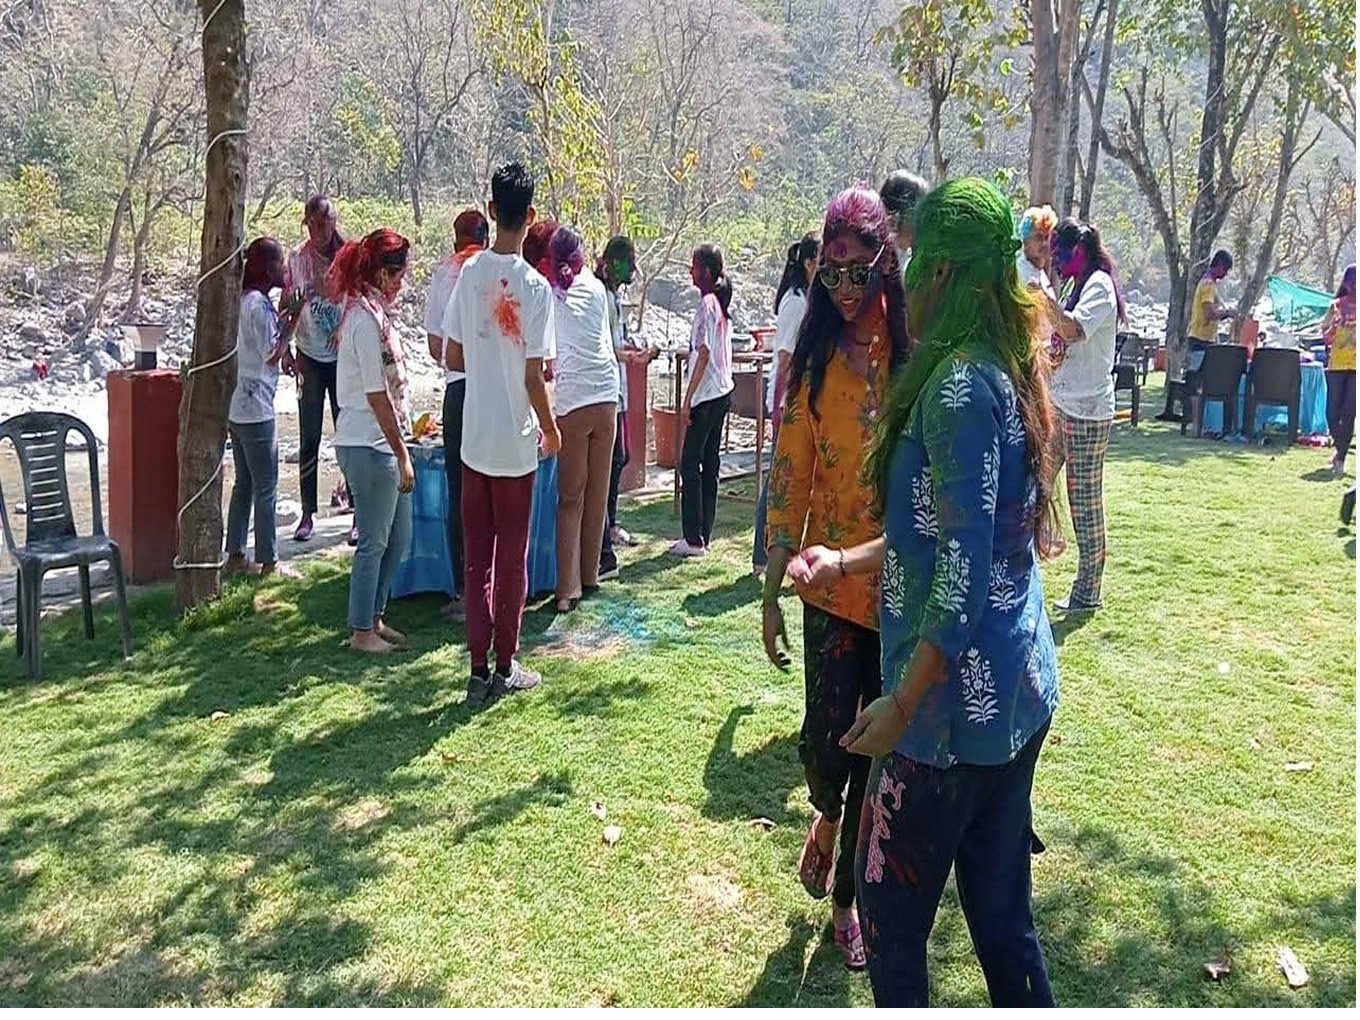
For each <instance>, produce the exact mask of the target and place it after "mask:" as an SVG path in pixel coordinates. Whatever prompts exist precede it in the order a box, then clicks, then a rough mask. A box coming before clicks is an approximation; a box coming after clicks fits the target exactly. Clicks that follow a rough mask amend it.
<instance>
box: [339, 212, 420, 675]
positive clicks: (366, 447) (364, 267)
mask: <svg viewBox="0 0 1360 1020" xmlns="http://www.w3.org/2000/svg"><path fill="white" fill-rule="evenodd" d="M409 256H410V243H409V242H408V241H407V240H406V238H404V237H402V236H401V235H400V234H398V233H396V232H395V231H392V230H387V229H385V228H384V229H381V230H375V231H374V232H373V233H371V234H369V235H368V236H367V237H365V238H364V239H363V240H362V241H350V242H348V243H346V244H345V246H344V247H343V248H341V249H340V251H339V253H338V254H337V255H336V256H335V260H334V261H333V262H332V263H331V268H330V272H329V273H328V274H327V276H326V291H327V296H328V297H329V298H330V299H331V300H332V301H335V302H337V303H338V304H340V305H341V307H342V308H343V309H344V310H343V312H342V314H341V318H340V328H339V331H338V335H339V338H340V339H339V350H338V351H337V358H336V391H337V394H338V397H339V401H340V418H339V421H338V422H337V423H336V429H335V456H336V460H338V461H339V463H340V470H342V471H343V472H344V473H345V480H346V482H348V484H349V488H350V493H351V495H352V496H353V499H354V521H355V527H356V528H357V529H358V532H359V545H358V548H357V549H356V550H355V553H354V567H353V569H352V571H351V573H350V583H349V629H350V647H351V648H353V649H355V650H356V651H360V652H390V651H392V648H393V645H394V644H395V643H396V642H398V641H400V640H401V639H402V635H401V634H399V633H398V632H397V631H395V630H393V629H392V628H391V627H389V626H388V625H387V623H386V621H385V620H384V618H383V614H384V612H385V611H386V608H387V591H388V587H389V586H390V584H391V581H392V574H393V572H394V571H395V570H396V566H397V564H398V563H399V562H400V561H401V558H402V557H403V556H405V555H406V549H407V546H408V545H410V542H411V491H412V490H413V489H414V488H415V471H414V469H413V468H412V466H411V457H410V455H409V454H408V453H407V451H406V442H405V438H404V437H405V434H406V432H407V431H408V422H407V418H408V413H407V407H406V368H405V357H404V355H403V353H402V348H401V337H400V336H399V335H398V333H397V332H396V330H395V329H393V328H392V304H393V302H394V301H395V300H396V297H397V294H398V292H400V290H401V283H402V277H403V276H405V274H406V264H407V261H408V258H409Z"/></svg>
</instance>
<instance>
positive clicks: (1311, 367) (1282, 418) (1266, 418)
mask: <svg viewBox="0 0 1360 1020" xmlns="http://www.w3.org/2000/svg"><path fill="white" fill-rule="evenodd" d="M1299 368H1300V369H1301V375H1302V379H1303V381H1302V383H1300V389H1299V435H1301V436H1325V435H1327V380H1326V377H1325V375H1324V373H1323V368H1322V366H1321V365H1320V364H1318V363H1317V362H1311V363H1309V362H1305V363H1304V364H1302V365H1300V366H1299ZM1237 409H1238V410H1237V413H1238V416H1239V417H1240V416H1242V415H1244V414H1246V413H1247V377H1246V376H1245V375H1244V376H1243V377H1242V381H1241V382H1240V383H1239V384H1238V387H1237ZM1244 424H1245V422H1241V421H1239V422H1238V423H1237V426H1238V430H1239V431H1245V429H1243V428H1242V426H1243V425H1244ZM1267 425H1271V426H1273V427H1275V428H1278V429H1281V430H1284V429H1287V428H1289V412H1288V411H1287V410H1285V408H1283V407H1277V406H1275V405H1274V404H1261V405H1259V406H1258V407H1257V408H1256V429H1255V431H1256V432H1258V433H1259V432H1260V431H1261V430H1262V429H1263V428H1265V427H1266V426H1267ZM1204 431H1205V432H1213V433H1218V434H1222V432H1223V401H1221V400H1213V401H1206V402H1205V405H1204Z"/></svg>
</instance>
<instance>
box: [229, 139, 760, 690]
mask: <svg viewBox="0 0 1360 1020" xmlns="http://www.w3.org/2000/svg"><path fill="white" fill-rule="evenodd" d="M533 194H534V182H533V179H532V177H531V176H530V175H529V173H528V171H527V170H526V169H525V168H524V167H523V166H522V165H521V164H519V163H510V164H506V165H505V166H503V167H501V168H500V169H498V170H497V171H496V173H495V175H494V176H493V178H492V182H491V199H490V203H489V206H488V211H489V213H490V219H489V220H488V218H487V217H486V216H484V215H483V214H482V213H481V212H479V211H477V210H474V209H469V210H465V211H464V212H463V213H461V214H459V216H458V217H457V218H456V219H455V221H454V250H453V252H452V253H451V254H450V255H449V256H448V258H447V259H445V260H444V261H442V262H441V263H440V264H439V265H438V266H437V267H435V269H434V271H433V272H432V274H431V279H430V285H429V290H428V293H427V298H426V307H425V315H424V327H425V333H426V340H427V344H428V348H429V354H430V356H431V357H432V358H434V359H435V360H436V361H437V363H438V364H439V365H440V366H442V368H443V370H444V373H445V376H444V378H445V392H444V402H443V422H444V446H445V464H446V478H447V485H448V492H449V511H450V512H449V535H448V540H449V548H450V559H451V562H452V566H453V578H452V582H453V589H454V598H453V599H452V601H451V602H450V603H449V605H448V606H447V607H446V608H445V615H447V616H449V617H454V618H460V619H461V618H466V621H467V630H468V646H469V653H470V658H471V670H470V678H469V681H468V691H469V697H470V699H472V700H474V701H477V702H483V701H486V700H487V699H489V698H491V697H494V696H499V695H501V694H504V693H509V692H512V691H516V690H524V689H529V688H532V687H535V686H537V685H538V683H539V682H540V681H541V677H539V676H538V675H537V674H535V673H533V672H532V671H530V670H527V669H526V668H524V667H523V666H521V665H520V664H519V662H518V661H517V660H516V659H515V655H516V653H517V651H518V648H519V635H520V620H521V613H522V611H523V607H524V602H525V595H526V591H525V589H526V587H527V577H526V559H527V552H528V539H529V525H530V513H531V507H532V501H533V491H534V480H535V476H536V473H537V470H538V466H539V461H540V459H541V458H544V457H553V456H556V457H557V464H558V484H557V489H558V505H557V531H556V535H557V586H556V606H557V609H558V611H559V612H571V611H572V610H574V609H575V608H576V606H577V604H578V602H579V601H580V600H581V599H582V598H584V597H586V596H588V595H590V594H591V593H592V592H594V591H595V590H597V589H598V588H599V585H600V583H601V582H602V581H606V580H609V579H610V578H612V577H616V576H617V575H618V570H619V562H618V546H620V545H630V544H634V540H633V538H632V536H630V535H629V534H628V533H627V532H626V531H625V530H624V529H623V528H621V527H620V526H619V524H618V519H617V508H618V490H619V484H620V476H621V472H622V470H623V468H624V467H625V466H626V464H627V463H628V459H629V456H630V454H631V451H630V449H629V442H628V437H627V430H626V428H625V427H624V426H625V418H624V414H625V412H626V410H627V400H628V394H627V372H626V368H627V366H628V365H631V364H646V363H648V362H650V361H651V360H653V359H654V358H656V357H657V356H658V355H659V353H660V351H659V350H658V349H656V348H649V349H643V348H640V347H638V346H636V345H634V344H633V343H632V342H631V340H630V337H629V335H628V329H627V322H626V317H625V315H624V313H623V305H622V301H621V298H620V293H619V292H620V288H621V287H623V286H626V285H627V284H628V283H630V282H631V281H632V279H633V274H634V272H635V269H636V256H635V252H634V249H633V245H632V242H631V241H630V240H629V239H628V238H627V237H623V236H618V237H614V238H613V239H611V240H610V241H609V242H608V244H607V245H606V246H605V248H604V251H603V253H602V254H601V256H600V258H599V259H598V260H596V261H595V264H594V267H593V268H592V267H591V266H590V265H588V264H587V262H588V260H587V253H586V246H585V242H584V240H583V238H582V237H581V235H580V234H579V233H578V232H577V231H576V230H574V229H573V228H572V227H570V226H567V225H561V224H558V223H555V222H553V221H551V220H546V219H545V220H540V219H538V217H537V214H536V212H535V210H534V208H533ZM304 223H305V225H306V227H307V230H308V235H309V236H308V239H307V241H306V242H305V243H304V244H303V245H301V246H300V247H299V249H298V250H297V251H295V252H293V253H292V254H291V255H286V254H285V253H284V251H283V249H282V247H281V246H280V245H279V244H278V242H276V241H274V240H273V239H271V238H260V239H258V240H256V241H255V242H254V243H252V244H251V245H250V247H249V248H248V249H247V254H246V268H245V278H244V285H243V295H242V304H241V318H240V326H239V331H238V333H239V335H238V351H239V356H238V360H237V386H236V391H235V393H234V395H233V400H232V413H231V423H230V431H231V438H232V447H233V456H234V458H235V464H236V485H235V488H234V490H233V494H232V499H231V504H230V513H229V520H228V528H227V533H228V539H227V551H228V563H229V566H230V567H231V568H232V569H236V570H247V569H254V570H259V571H260V572H263V573H272V572H275V571H277V570H278V569H280V568H279V565H278V562H277V554H276V549H275V527H274V523H275V501H276V497H277V490H278V444H277V437H276V431H275V421H274V401H275V396H276V390H277V382H278V377H279V375H280V374H281V373H287V374H297V375H298V377H299V380H300V384H299V411H300V430H301V433H302V449H301V454H300V463H301V469H300V473H301V482H302V490H303V508H302V509H303V516H302V520H301V522H300V523H299V525H298V530H297V533H296V535H295V538H297V539H298V540H299V541H305V540H306V539H307V538H309V537H310V536H311V534H312V530H313V528H314V517H315V514H316V512H317V463H318V459H319V458H318V455H319V449H320V432H321V425H322V413H323V411H324V404H325V400H326V398H327V397H329V398H330V402H331V406H332V414H333V416H334V419H335V448H336V459H337V461H338V462H339V465H340V468H341V471H342V472H343V474H344V477H345V498H346V499H347V500H348V501H349V502H350V503H351V505H352V507H353V510H354V524H353V528H352V531H351V544H353V545H355V546H356V547H357V548H356V551H355V557H354V566H353V570H352V574H351V582H350V598H349V620H348V623H349V630H350V644H351V646H352V647H353V648H354V649H355V650H357V651H362V652H375V653H384V652H390V651H391V650H392V649H393V648H394V647H396V646H397V645H398V644H400V642H401V641H402V639H403V636H402V635H401V634H400V633H398V632H397V631H396V630H395V629H393V628H392V627H391V626H390V625H389V624H388V623H387V621H386V618H385V612H386V604H387V597H388V591H389V588H390V586H391V581H392V577H393V574H394V572H395V570H396V567H397V565H398V563H399V562H400V561H401V559H402V557H403V556H404V555H405V552H406V550H407V548H408V546H409V543H410V536H411V492H412V490H413V488H414V469H413V465H412V463H411V457H410V453H409V451H408V449H407V446H406V440H407V437H408V436H409V435H410V412H409V403H408V398H407V392H406V391H407V379H406V352H405V351H404V349H403V346H402V341H401V336H400V333H399V331H398V330H397V329H395V328H394V315H395V311H394V309H395V305H396V301H397V297H398V294H399V292H400V290H401V287H402V284H403V280H404V277H405V273H406V270H407V267H408V262H409V258H410V244H409V242H408V241H407V240H406V239H405V238H403V237H401V236H400V235H399V234H397V233H396V232H394V231H392V230H387V229H381V230H377V231H374V232H373V233H371V234H369V235H367V236H366V237H364V238H362V239H361V240H355V241H348V242H346V241H344V240H342V239H341V237H340V234H339V232H338V230H337V229H336V214H335V207H334V205H333V204H332V203H331V201H330V200H329V199H328V198H326V197H325V196H315V197H313V198H312V199H310V200H309V201H308V202H307V205H306V207H305V214H304ZM493 224H494V227H495V233H494V236H493V234H492V225H493ZM692 273H693V278H694V282H695V285H696V286H697V287H698V288H699V291H700V294H701V308H700V313H699V315H698V316H696V322H695V329H694V339H693V343H692V351H691V366H690V368H691V372H690V389H689V392H688V394H687V395H686V398H685V404H684V408H683V410H684V413H685V415H686V417H687V420H688V422H689V428H688V430H687V436H686V441H685V448H684V455H683V458H682V472H683V474H684V478H685V498H684V507H685V513H684V538H682V539H681V540H680V541H679V542H677V543H676V545H675V547H674V548H673V550H672V551H674V552H676V553H678V554H680V555H686V556H694V555H703V554H704V553H706V552H707V549H708V545H709V542H710V541H711V539H712V532H713V520H714V517H715V513H716V504H717V478H718V458H717V452H718V446H719V441H720V439H721V435H722V426H723V422H724V419H725V416H726V411H727V404H728V402H729V401H730V394H731V391H732V386H733V383H732V348H731V338H730V318H729V314H728V306H729V303H730V301H731V295H732V288H731V284H730V282H729V281H728V279H727V276H726V273H725V270H724V265H723V257H722V252H721V251H720V250H719V249H718V248H717V247H716V246H712V245H703V246H700V247H699V248H698V249H696V251H695V253H694V258H693V265H692ZM274 289H279V290H281V292H282V298H281V300H280V308H279V309H277V310H276V309H275V307H274V305H273V303H272V302H271V300H270V297H269V294H270V292H271V291H272V290H274ZM294 342H296V347H297V351H296V353H294V350H293V346H294ZM550 381H551V382H552V383H553V389H552V395H551V396H550V395H549V389H548V383H549V382H550ZM554 404H555V406H554ZM252 510H253V511H254V515H255V535H256V548H255V559H256V563H255V564H251V563H250V562H249V561H248V560H247V558H246V552H245V546H246V539H247V535H248V532H249V523H250V516H251V512H252ZM493 655H494V662H493V661H491V660H492V658H493Z"/></svg>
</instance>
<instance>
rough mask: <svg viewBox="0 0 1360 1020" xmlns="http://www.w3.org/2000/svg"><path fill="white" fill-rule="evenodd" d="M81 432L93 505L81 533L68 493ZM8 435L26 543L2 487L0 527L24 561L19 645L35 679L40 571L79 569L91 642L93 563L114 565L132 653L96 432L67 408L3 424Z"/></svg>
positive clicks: (0, 436)
mask: <svg viewBox="0 0 1360 1020" xmlns="http://www.w3.org/2000/svg"><path fill="white" fill-rule="evenodd" d="M72 432H76V433H79V434H80V436H82V437H83V438H84V440H85V449H86V450H87V451H88V453H89V456H90V506H91V518H92V521H93V533H92V534H90V535H79V534H77V533H76V523H75V515H74V513H73V512H72V508H71V491H70V487H69V486H68V485H67V482H66V439H67V437H68V436H69V435H70V434H71V433H72ZM5 439H8V440H9V441H10V442H12V443H13V444H14V450H15V453H17V454H18V456H19V468H20V471H21V472H22V474H23V479H24V501H25V503H26V504H27V507H26V511H25V516H26V517H27V525H26V527H25V529H24V543H23V544H22V545H20V544H19V543H18V542H17V541H16V539H15V534H14V529H13V528H12V527H11V526H10V520H9V508H8V507H7V506H6V505H5V494H4V490H3V487H0V526H3V527H4V529H5V545H6V546H7V547H8V548H9V553H10V555H11V556H13V557H14V559H15V562H17V563H18V565H19V574H18V578H17V584H16V589H17V591H18V595H19V604H18V612H17V613H16V614H15V616H16V620H17V624H18V626H17V631H18V633H17V635H16V641H15V643H16V645H17V650H18V653H19V655H20V656H22V657H23V659H24V664H25V666H26V668H27V672H28V677H29V679H30V680H40V679H42V645H41V644H40V642H39V640H38V626H39V621H40V620H41V616H42V582H43V575H44V574H46V573H47V572H48V571H49V570H62V569H67V568H70V567H76V568H77V569H78V570H79V571H80V599H81V603H82V605H83V608H84V610H85V637H86V638H87V639H89V640H91V641H92V640H94V604H93V602H92V599H91V596H90V566H91V565H92V564H95V563H108V564H109V566H110V568H111V569H112V570H113V581H114V586H115V588H116V590H117V593H118V612H119V614H120V615H121V617H122V628H123V655H124V656H130V655H131V654H132V632H131V630H130V628H129V627H128V609H127V588H126V584H125V582H124V579H123V558H122V555H121V554H120V553H119V551H118V543H117V542H115V541H113V539H111V538H109V537H108V536H107V535H105V534H104V515H103V511H102V509H101V507H100V499H99V452H98V447H97V445H96V443H95V438H94V433H93V432H91V431H90V427H89V426H88V425H86V424H85V423H84V422H83V421H81V420H80V419H79V418H74V417H72V416H71V415H69V414H59V413H55V412H44V411H34V412H30V413H29V414H21V415H17V416H16V417H14V418H10V419H9V420H8V421H5V422H0V441H3V440H5Z"/></svg>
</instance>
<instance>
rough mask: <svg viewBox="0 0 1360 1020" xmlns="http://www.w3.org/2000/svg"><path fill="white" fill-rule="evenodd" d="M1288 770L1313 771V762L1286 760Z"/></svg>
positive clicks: (1285, 766)
mask: <svg viewBox="0 0 1360 1020" xmlns="http://www.w3.org/2000/svg"><path fill="white" fill-rule="evenodd" d="M1284 770H1285V771H1286V772H1312V771H1313V763H1312V762H1311V761H1289V762H1285V765H1284Z"/></svg>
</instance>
